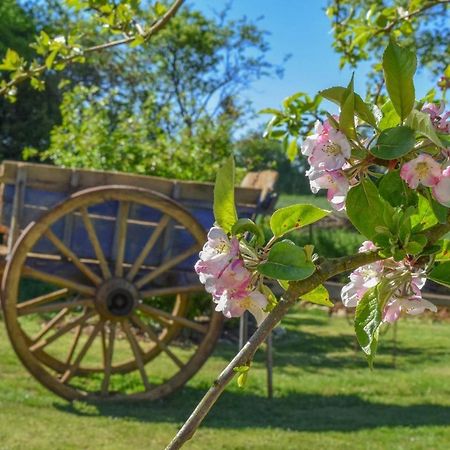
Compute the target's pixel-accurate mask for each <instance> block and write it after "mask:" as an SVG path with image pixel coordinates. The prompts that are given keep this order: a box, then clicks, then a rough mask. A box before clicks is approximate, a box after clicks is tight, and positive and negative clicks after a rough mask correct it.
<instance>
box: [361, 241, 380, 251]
mask: <svg viewBox="0 0 450 450" xmlns="http://www.w3.org/2000/svg"><path fill="white" fill-rule="evenodd" d="M377 249H378V247H377V246H376V245H375V244H374V243H373V242H372V241H364V242H363V243H362V244H361V247H359V250H358V251H359V253H363V252H374V251H375V250H377Z"/></svg>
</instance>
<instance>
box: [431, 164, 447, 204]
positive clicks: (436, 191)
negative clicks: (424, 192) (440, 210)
mask: <svg viewBox="0 0 450 450" xmlns="http://www.w3.org/2000/svg"><path fill="white" fill-rule="evenodd" d="M432 190H433V196H434V198H435V199H436V200H437V201H438V202H439V203H441V204H442V205H444V206H447V207H450V166H449V167H447V168H446V169H444V170H443V171H442V176H441V178H440V180H439V181H438V183H436V185H434V186H433V189H432Z"/></svg>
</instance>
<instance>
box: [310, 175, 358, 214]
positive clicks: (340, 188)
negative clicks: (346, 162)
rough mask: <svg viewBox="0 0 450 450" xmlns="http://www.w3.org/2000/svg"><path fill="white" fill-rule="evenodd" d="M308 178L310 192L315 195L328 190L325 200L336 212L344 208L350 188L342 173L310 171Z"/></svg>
mask: <svg viewBox="0 0 450 450" xmlns="http://www.w3.org/2000/svg"><path fill="white" fill-rule="evenodd" d="M306 175H307V176H308V177H309V183H310V186H311V191H312V192H313V193H314V194H316V193H317V192H318V191H319V190H320V189H328V192H327V199H328V201H329V202H330V203H331V206H332V207H333V208H334V209H336V210H337V211H341V210H343V209H344V208H345V198H346V196H347V192H348V190H349V188H350V185H349V182H348V180H347V177H346V176H345V175H344V173H343V172H342V171H338V170H333V171H314V170H313V169H310V170H309V171H308V172H307V173H306Z"/></svg>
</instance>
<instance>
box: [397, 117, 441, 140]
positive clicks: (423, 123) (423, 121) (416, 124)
mask: <svg viewBox="0 0 450 450" xmlns="http://www.w3.org/2000/svg"><path fill="white" fill-rule="evenodd" d="M405 125H407V126H408V127H410V128H412V129H413V130H416V131H417V132H418V133H420V134H422V135H423V136H426V137H427V138H428V139H429V140H430V141H431V142H433V144H435V145H437V146H438V147H443V144H442V142H441V140H440V139H439V137H438V135H437V134H436V131H435V129H434V127H433V124H432V123H431V119H430V116H429V115H428V114H425V113H423V112H421V111H417V109H413V110H412V111H411V112H410V114H409V116H408V117H407V118H406V121H405Z"/></svg>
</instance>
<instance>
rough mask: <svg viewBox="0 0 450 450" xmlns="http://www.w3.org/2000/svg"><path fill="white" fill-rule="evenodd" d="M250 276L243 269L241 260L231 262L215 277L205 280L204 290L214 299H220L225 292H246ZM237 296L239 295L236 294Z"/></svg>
mask: <svg viewBox="0 0 450 450" xmlns="http://www.w3.org/2000/svg"><path fill="white" fill-rule="evenodd" d="M251 278H252V275H251V273H250V272H249V271H248V270H247V269H246V268H245V266H244V263H243V261H242V260H241V259H235V260H233V261H232V262H231V263H230V264H228V266H226V267H225V269H224V270H223V271H222V272H221V273H220V274H219V275H218V276H217V277H211V278H208V279H207V280H206V283H205V289H206V291H207V292H209V293H211V294H213V295H214V296H215V297H220V296H221V295H222V293H223V292H224V291H225V290H232V291H234V292H237V293H239V292H245V291H247V289H248V287H249V284H250V281H251ZM238 295H239V294H238Z"/></svg>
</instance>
